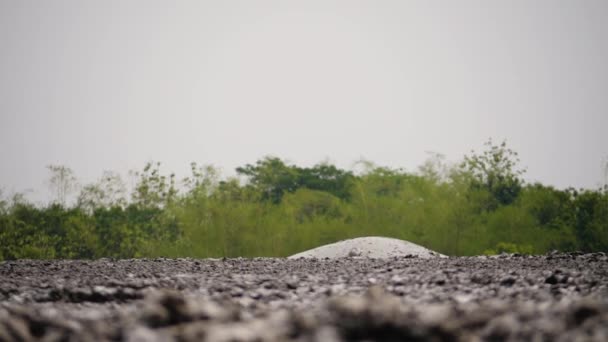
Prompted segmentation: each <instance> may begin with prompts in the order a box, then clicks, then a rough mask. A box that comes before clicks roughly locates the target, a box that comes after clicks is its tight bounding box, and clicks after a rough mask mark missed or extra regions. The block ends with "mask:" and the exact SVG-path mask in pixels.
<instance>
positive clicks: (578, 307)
mask: <svg viewBox="0 0 608 342" xmlns="http://www.w3.org/2000/svg"><path fill="white" fill-rule="evenodd" d="M29 340H43V341H67V340H82V341H101V340H112V341H167V340H169V341H171V340H178V341H201V340H203V341H370V340H372V341H374V340H376V341H403V340H420V341H455V340H456V341H458V340H460V341H486V340H487V341H509V340H513V341H520V340H530V341H546V340H551V341H554V340H555V341H560V340H561V341H575V340H580V341H589V340H592V341H593V340H596V341H606V340H608V257H607V256H606V255H605V254H604V253H595V254H581V253H569V254H558V253H554V254H549V255H544V256H517V255H502V256H498V257H457V258H456V257H453V258H445V259H443V258H436V259H419V258H393V259H365V258H344V259H335V260H317V259H295V260H288V259H278V258H260V259H221V260H216V259H207V260H195V259H178V260H170V259H153V260H151V259H138V260H110V259H100V260H96V261H82V260H76V261H67V260H66V261H33V260H21V261H5V262H1V263H0V341H29Z"/></svg>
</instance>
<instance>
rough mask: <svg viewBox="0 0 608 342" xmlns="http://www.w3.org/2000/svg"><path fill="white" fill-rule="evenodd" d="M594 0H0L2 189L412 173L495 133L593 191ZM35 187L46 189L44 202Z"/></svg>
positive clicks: (568, 181) (549, 180)
mask: <svg viewBox="0 0 608 342" xmlns="http://www.w3.org/2000/svg"><path fill="white" fill-rule="evenodd" d="M607 130H608V1H605V0H597V1H591V0H571V1H559V0H546V1H545V0H521V1H516V0H508V1H506V0H505V1H488V0H480V1H452V0H446V1H429V0H422V1H381V0H374V1H354V0H346V1H330V0H321V1H313V0H306V1H285V0H278V1H250V0H247V1H226V0H221V1H219V0H218V1H151V0H145V1H125V0H118V1H109V0H97V1H86V0H74V1H59V0H53V1H42V0H40V1H26V0H0V187H3V188H4V190H5V193H7V192H8V193H10V192H13V191H24V190H26V189H34V190H35V193H33V194H31V196H33V197H34V198H43V197H44V191H45V190H44V187H45V185H44V180H45V179H46V178H47V176H48V174H47V171H46V169H45V166H46V165H49V164H63V165H66V166H69V167H71V168H72V169H73V170H74V171H75V172H76V174H77V175H78V177H79V178H80V179H81V181H82V182H88V181H93V180H95V179H96V178H98V177H99V176H100V175H101V173H102V171H103V170H115V171H119V172H121V173H123V175H126V172H127V171H128V170H131V169H141V167H143V165H144V163H145V162H146V161H149V160H156V161H161V162H163V163H164V165H165V166H164V169H165V170H167V171H175V172H177V173H178V175H180V176H185V175H186V171H187V170H188V167H189V163H190V162H191V161H196V162H198V163H201V164H213V165H216V166H219V167H221V168H222V169H223V170H224V173H225V174H227V175H229V174H232V173H233V169H234V167H236V166H239V165H243V164H246V163H253V162H255V161H256V160H258V159H259V158H261V157H263V156H265V155H275V156H279V157H282V158H285V159H287V160H289V161H291V162H293V163H297V164H301V165H312V164H314V163H316V162H319V161H323V160H329V161H331V162H334V163H336V164H337V165H338V166H341V167H345V168H350V167H351V166H352V163H353V162H354V161H356V160H358V159H360V158H362V157H363V158H365V159H368V160H371V161H374V162H375V163H377V164H379V165H385V166H391V167H403V168H405V169H406V170H411V171H415V170H416V169H417V167H418V166H419V165H420V164H422V163H423V161H424V160H425V159H426V158H427V156H428V154H427V151H434V152H439V153H442V154H444V155H445V156H446V157H447V159H448V160H450V161H458V160H461V158H462V157H463V155H464V154H466V153H468V152H469V151H470V150H471V149H476V150H480V149H482V147H483V143H484V142H485V141H486V140H487V139H488V138H489V137H492V138H493V139H494V140H495V141H501V140H503V139H506V140H507V143H508V145H509V146H510V147H511V148H513V149H514V150H516V151H518V152H519V153H520V157H521V161H522V166H525V167H527V170H528V172H527V174H526V179H527V180H529V181H541V182H543V183H545V184H548V185H554V186H557V187H560V188H564V187H567V186H575V187H588V188H595V187H596V186H597V185H599V184H601V183H602V182H603V181H604V176H603V169H602V164H603V163H605V162H606V159H605V158H606V157H608V134H607V133H606V131H607ZM40 196H42V197H40Z"/></svg>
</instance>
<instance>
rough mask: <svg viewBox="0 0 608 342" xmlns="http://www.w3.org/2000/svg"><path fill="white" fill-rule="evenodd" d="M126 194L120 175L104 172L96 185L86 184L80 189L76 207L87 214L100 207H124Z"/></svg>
mask: <svg viewBox="0 0 608 342" xmlns="http://www.w3.org/2000/svg"><path fill="white" fill-rule="evenodd" d="M126 192H127V189H126V187H125V184H124V182H123V181H122V178H121V177H120V174H118V173H115V172H112V171H104V172H103V175H102V176H101V179H99V181H98V182H97V183H94V184H88V185H86V186H84V187H83V188H82V190H81V191H80V194H79V195H78V200H77V202H78V207H79V208H82V209H84V210H86V211H88V212H92V211H93V210H95V209H97V208H101V207H114V206H119V207H124V206H125V205H126V199H125V196H126Z"/></svg>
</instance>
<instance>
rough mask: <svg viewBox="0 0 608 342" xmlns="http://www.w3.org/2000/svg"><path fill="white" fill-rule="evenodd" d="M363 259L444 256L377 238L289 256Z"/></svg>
mask: <svg viewBox="0 0 608 342" xmlns="http://www.w3.org/2000/svg"><path fill="white" fill-rule="evenodd" d="M348 257H363V258H374V259H385V258H393V257H418V258H436V257H445V255H442V254H439V253H437V252H433V251H431V250H430V249H427V248H424V247H422V246H420V245H417V244H415V243H411V242H409V241H405V240H399V239H392V238H386V237H379V236H368V237H360V238H355V239H349V240H343V241H340V242H336V243H332V244H329V245H325V246H321V247H317V248H314V249H310V250H308V251H304V252H301V253H298V254H294V255H292V256H290V257H289V258H290V259H298V258H319V259H323V258H330V259H335V258H348Z"/></svg>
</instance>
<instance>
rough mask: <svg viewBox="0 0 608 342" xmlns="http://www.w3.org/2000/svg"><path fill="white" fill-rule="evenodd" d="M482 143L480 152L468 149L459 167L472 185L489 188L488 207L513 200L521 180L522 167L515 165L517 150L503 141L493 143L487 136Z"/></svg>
mask: <svg viewBox="0 0 608 342" xmlns="http://www.w3.org/2000/svg"><path fill="white" fill-rule="evenodd" d="M484 145H485V146H486V150H485V151H484V152H483V153H481V154H476V153H475V151H471V155H470V156H468V155H467V156H465V158H464V162H463V163H462V168H463V169H464V171H465V172H466V173H467V174H468V175H469V176H470V184H471V187H472V188H473V189H483V190H487V191H488V193H489V194H490V195H491V198H490V203H487V209H488V210H494V209H496V208H497V207H498V206H499V205H508V204H511V203H513V202H514V201H515V199H516V198H517V196H518V195H519V193H520V191H521V188H522V185H523V183H524V182H523V180H522V179H521V175H523V174H524V172H525V170H523V169H518V168H517V164H518V163H519V158H518V157H517V152H515V151H513V150H511V149H510V148H508V147H507V144H506V142H504V141H503V142H502V143H501V144H500V145H494V144H493V143H492V139H489V140H488V141H487V142H486V143H485V144H484Z"/></svg>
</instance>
